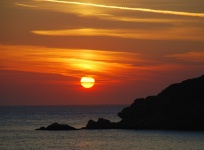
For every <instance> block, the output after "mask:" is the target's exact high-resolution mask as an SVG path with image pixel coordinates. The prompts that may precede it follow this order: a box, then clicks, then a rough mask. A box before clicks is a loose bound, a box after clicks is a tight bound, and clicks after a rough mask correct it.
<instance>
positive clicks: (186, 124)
mask: <svg viewBox="0 0 204 150" xmlns="http://www.w3.org/2000/svg"><path fill="white" fill-rule="evenodd" d="M118 116H119V117H120V118H121V119H122V120H121V122H119V126H120V127H121V128H128V129H170V130H204V76H201V77H199V78H195V79H189V80H186V81H183V82H181V83H177V84H172V85H170V86H169V87H167V88H166V89H164V90H163V91H162V92H161V93H159V94H158V95H157V96H149V97H147V98H140V99H136V100H135V101H134V103H133V104H132V105H131V106H129V107H127V108H124V109H123V110H122V111H121V112H120V113H118Z"/></svg>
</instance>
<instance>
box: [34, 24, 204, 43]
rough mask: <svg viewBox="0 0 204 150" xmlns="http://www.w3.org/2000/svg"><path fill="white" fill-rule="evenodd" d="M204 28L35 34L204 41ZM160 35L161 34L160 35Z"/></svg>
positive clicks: (93, 29) (77, 30)
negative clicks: (203, 33) (202, 33)
mask: <svg viewBox="0 0 204 150" xmlns="http://www.w3.org/2000/svg"><path fill="white" fill-rule="evenodd" d="M202 31H204V29H202V28H189V27H185V28H184V27H183V28H179V27H178V28H170V29H169V28H167V29H163V30H160V29H154V30H152V29H96V28H81V29H67V30H37V31H31V32H32V33H34V34H38V35H46V36H108V37H110V36H112V37H120V38H131V39H154V40H155V39H157V40H195V41H204V37H203V35H200V34H199V33H200V32H202ZM158 33H159V34H158Z"/></svg>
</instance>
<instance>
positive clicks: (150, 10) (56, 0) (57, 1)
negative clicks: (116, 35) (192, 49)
mask: <svg viewBox="0 0 204 150" xmlns="http://www.w3.org/2000/svg"><path fill="white" fill-rule="evenodd" d="M35 1H47V2H54V3H64V4H74V5H84V6H92V7H100V8H109V9H119V10H131V11H141V12H151V13H158V14H169V15H179V16H191V17H204V14H203V13H191V12H179V11H171V10H156V9H147V8H131V7H122V6H113V5H102V4H94V3H84V2H75V1H61V0H35Z"/></svg>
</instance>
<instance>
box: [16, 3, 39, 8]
mask: <svg viewBox="0 0 204 150" xmlns="http://www.w3.org/2000/svg"><path fill="white" fill-rule="evenodd" d="M14 4H15V5H18V6H22V7H36V6H33V5H27V4H22V3H14Z"/></svg>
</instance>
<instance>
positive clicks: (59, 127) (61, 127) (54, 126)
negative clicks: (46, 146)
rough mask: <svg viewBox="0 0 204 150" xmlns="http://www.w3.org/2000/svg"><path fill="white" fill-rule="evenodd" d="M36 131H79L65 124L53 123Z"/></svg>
mask: <svg viewBox="0 0 204 150" xmlns="http://www.w3.org/2000/svg"><path fill="white" fill-rule="evenodd" d="M36 130H53V131H57V130H77V129H76V128H74V127H71V126H69V125H65V124H58V123H57V122H56V123H53V124H51V125H49V126H47V127H41V128H39V129H36Z"/></svg>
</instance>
